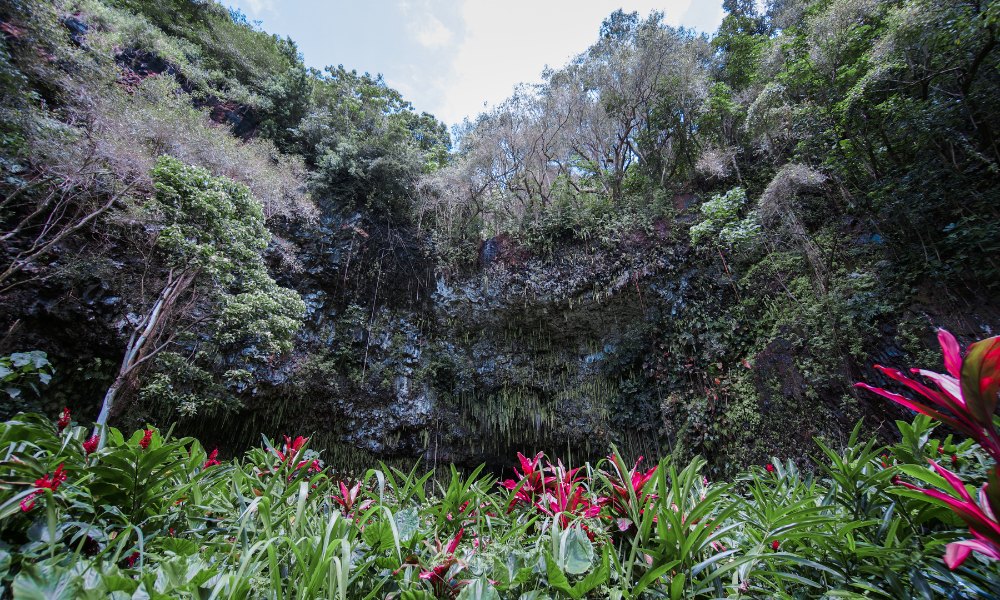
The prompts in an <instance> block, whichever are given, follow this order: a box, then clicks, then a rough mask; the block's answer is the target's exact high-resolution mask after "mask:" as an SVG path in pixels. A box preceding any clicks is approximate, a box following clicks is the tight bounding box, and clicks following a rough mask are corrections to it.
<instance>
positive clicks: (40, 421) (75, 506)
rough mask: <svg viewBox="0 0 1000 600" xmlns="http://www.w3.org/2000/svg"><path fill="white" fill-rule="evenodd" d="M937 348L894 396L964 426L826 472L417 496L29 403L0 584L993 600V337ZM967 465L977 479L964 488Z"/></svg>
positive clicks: (135, 589)
mask: <svg viewBox="0 0 1000 600" xmlns="http://www.w3.org/2000/svg"><path fill="white" fill-rule="evenodd" d="M942 347H943V349H944V351H945V356H946V366H947V368H948V371H949V373H948V374H945V375H939V374H936V373H930V372H928V371H924V372H923V373H924V374H925V375H927V376H928V377H931V378H933V379H934V380H935V381H936V382H937V383H938V384H939V386H940V389H941V392H934V391H931V390H929V389H927V388H924V387H922V386H920V385H919V384H916V383H912V384H911V387H914V388H915V389H917V390H918V391H920V392H921V393H922V394H923V395H925V396H926V397H927V399H929V400H931V402H932V406H934V405H937V406H935V407H934V408H930V407H928V406H924V405H922V404H918V403H914V402H913V401H912V400H907V399H902V398H899V399H898V401H900V402H904V403H907V404H909V405H913V406H915V407H917V408H918V410H920V412H922V413H926V414H928V415H937V416H938V417H939V418H941V419H942V420H944V421H946V422H948V423H951V424H953V425H954V426H955V427H956V428H959V429H961V430H962V431H963V432H965V433H967V434H968V435H969V436H970V439H968V440H967V441H965V442H962V443H956V442H955V441H953V439H952V437H951V436H948V437H947V438H946V439H945V440H940V439H935V438H931V434H932V433H933V430H934V428H935V426H936V425H937V424H932V422H931V419H930V418H929V417H928V416H925V415H920V416H919V417H918V418H917V419H916V420H915V421H914V422H913V423H912V424H908V423H906V422H904V421H900V422H898V426H899V428H900V430H901V431H902V433H903V439H902V441H901V442H900V443H898V444H896V445H895V446H893V447H892V448H878V447H876V446H875V440H874V439H872V440H870V441H868V442H867V443H865V444H862V443H861V442H860V440H859V439H858V434H859V430H860V428H861V425H860V424H858V426H857V427H855V428H854V432H853V433H852V435H851V437H850V439H849V440H848V443H847V447H846V448H845V449H844V451H843V452H842V453H837V452H835V451H834V450H832V449H830V448H828V447H827V446H825V445H823V444H822V443H821V442H820V443H818V447H819V450H821V451H822V453H823V454H824V455H825V456H821V457H820V458H819V459H817V465H818V466H819V467H820V474H819V475H818V476H814V475H812V474H808V475H806V474H804V473H801V472H800V471H799V470H798V469H797V468H796V467H795V465H794V464H793V463H792V462H791V461H788V462H787V463H786V464H782V463H781V462H780V461H778V460H775V462H774V463H770V464H768V465H767V466H766V468H762V467H755V468H754V469H753V470H751V471H749V472H745V473H742V474H740V476H739V477H737V478H736V479H735V480H734V481H733V482H732V483H721V482H710V481H709V480H708V479H707V478H706V477H704V475H703V468H704V466H705V461H704V459H701V458H696V459H695V460H694V461H692V462H691V463H690V464H688V465H686V466H684V467H683V468H679V466H678V465H676V464H674V463H673V461H672V460H670V459H669V458H665V459H663V460H661V461H660V463H659V464H658V465H654V466H653V467H652V468H650V469H648V470H647V469H645V468H643V467H640V462H641V459H640V460H639V461H636V463H635V464H634V465H633V466H631V468H630V467H629V465H628V464H626V463H625V462H624V461H623V460H622V458H621V456H620V455H619V454H618V452H617V451H616V450H615V451H614V452H613V453H612V454H611V456H608V457H607V459H605V460H602V461H600V462H599V463H597V464H596V465H591V464H590V463H587V464H585V465H583V466H582V467H577V468H572V465H564V464H563V462H562V461H561V460H557V461H555V462H554V463H553V462H551V461H550V460H548V459H545V458H544V455H543V453H541V452H539V453H538V454H537V455H536V456H534V457H531V458H528V457H525V456H523V455H520V454H519V455H518V457H519V459H520V468H521V470H520V471H518V470H517V469H514V474H515V476H516V479H509V480H507V481H504V482H497V483H499V487H496V486H495V485H494V482H493V481H492V480H491V479H490V478H489V477H480V472H481V469H482V467H480V468H478V469H475V470H474V471H473V472H472V473H471V474H469V475H468V476H467V477H466V476H463V475H462V474H460V473H459V472H458V471H457V470H456V469H455V467H454V465H452V466H451V469H450V479H449V478H446V479H445V481H447V485H446V486H442V485H438V486H437V487H436V489H430V490H428V489H427V488H428V485H427V483H428V479H429V477H430V475H431V473H427V474H425V475H423V476H422V477H421V476H419V474H418V473H417V467H416V466H415V467H414V468H413V469H412V470H411V471H410V472H409V473H404V472H402V471H399V470H397V469H389V468H388V467H386V466H385V465H384V464H382V465H381V469H371V470H368V471H366V472H364V473H356V474H355V473H345V472H338V471H336V470H333V469H330V468H328V467H326V466H325V465H324V464H323V462H322V460H321V459H320V458H318V456H319V455H318V454H317V453H315V452H312V451H310V450H308V439H306V438H303V437H298V438H296V439H295V440H292V439H291V438H289V437H287V436H286V437H285V438H284V439H285V442H284V444H274V443H272V442H270V441H269V440H267V439H266V438H265V440H264V442H265V447H264V448H258V449H254V450H251V451H250V452H248V453H247V454H246V455H245V456H244V457H242V458H240V459H236V460H234V461H232V462H220V461H219V460H218V459H217V451H213V452H212V453H211V454H208V453H207V452H206V451H205V449H203V448H202V446H201V445H200V444H199V443H198V442H197V441H195V440H193V439H191V438H182V439H176V438H173V437H171V436H170V434H169V432H168V433H167V434H165V435H164V434H161V432H160V431H158V430H157V429H155V428H153V429H146V430H140V431H136V432H135V433H134V434H133V435H132V436H131V437H130V438H129V439H127V440H126V439H125V437H124V436H123V435H122V434H121V433H120V432H119V431H118V430H117V429H113V428H112V429H111V430H110V434H109V436H108V438H109V442H108V445H107V446H106V447H104V448H100V447H99V445H98V437H99V436H98V435H96V434H95V435H94V436H93V437H92V438H90V437H88V436H89V435H90V434H89V432H88V431H87V430H86V429H84V428H82V427H78V426H73V424H72V422H71V418H70V414H69V412H68V411H67V412H66V413H64V414H63V416H62V418H61V419H60V420H59V422H58V423H55V424H53V423H52V422H51V421H49V420H48V419H46V418H45V417H42V416H40V415H32V414H21V415H19V416H18V417H17V418H16V419H14V420H13V421H8V422H7V423H5V424H4V425H3V427H2V433H0V443H2V444H3V445H6V446H7V447H8V448H9V450H8V452H7V456H6V461H5V462H3V463H2V464H0V469H2V476H3V480H4V488H5V489H4V492H3V497H2V499H3V500H4V502H3V503H2V504H0V531H2V535H3V539H4V540H5V543H4V549H2V550H0V569H2V570H0V578H2V580H3V582H4V585H5V586H6V585H10V586H11V587H10V589H12V590H13V597H14V598H18V599H20V598H25V599H27V598H49V599H53V600H55V599H59V600H61V599H67V600H69V599H71V598H95V599H96V598H105V597H111V598H116V599H117V598H135V599H138V598H284V597H289V598H301V599H307V598H339V599H340V600H347V599H349V598H350V599H354V598H366V599H369V598H374V597H383V598H405V599H414V600H419V599H429V598H437V599H438V600H452V599H455V598H458V599H460V600H470V599H488V598H492V599H499V598H508V597H509V598H521V599H525V598H530V599H543V598H546V599H553V600H554V599H556V598H564V597H567V598H572V599H574V600H577V599H580V598H583V597H602V598H606V597H610V598H642V597H646V598H670V599H671V600H679V599H680V598H724V597H725V598H760V597H769V598H789V599H791V598H795V599H802V598H833V597H838V598H870V597H879V598H918V597H922V598H926V599H928V600H930V599H933V598H935V597H943V598H983V599H985V598H997V597H1000V585H998V581H1000V580H998V576H1000V570H998V564H1000V563H998V562H997V560H998V559H1000V523H998V522H997V520H996V519H995V517H994V516H993V515H994V514H996V512H995V511H998V510H1000V493H998V491H997V487H996V486H997V485H1000V478H998V476H1000V467H998V464H997V462H996V461H997V458H998V457H1000V436H998V427H997V426H998V424H1000V419H998V418H997V417H995V416H993V417H992V418H989V417H986V416H985V414H986V413H985V411H987V410H992V409H995V406H996V401H997V398H996V396H997V389H998V387H1000V338H992V339H990V340H986V341H983V342H980V343H978V344H976V345H974V346H972V347H970V348H969V351H968V353H967V355H966V356H965V358H964V359H963V358H962V356H961V354H960V353H959V348H958V345H957V343H956V342H955V339H954V338H953V337H952V336H951V335H950V334H947V333H942ZM887 372H889V373H890V375H892V376H893V377H896V378H899V379H901V380H904V381H905V380H906V378H905V377H904V376H903V375H902V374H901V373H898V372H895V373H893V372H891V371H888V370H887ZM877 391H879V392H880V393H883V394H886V395H889V396H892V394H891V393H890V392H884V391H881V390H877ZM945 407H947V408H949V409H950V411H951V414H952V415H953V417H952V416H944V415H942V414H941V413H939V412H937V411H938V410H939V409H941V408H945ZM974 442H975V443H974ZM946 455H950V456H951V460H950V462H951V465H950V466H951V468H952V469H953V470H954V471H955V472H954V473H953V472H952V471H949V470H948V469H946V468H944V467H943V466H941V465H939V464H938V463H936V462H934V460H933V459H937V458H939V456H940V457H942V458H943V457H944V456H946ZM543 460H544V464H543ZM927 461H930V463H931V465H933V467H934V468H935V469H936V471H937V473H935V472H933V471H931V470H930V469H929V468H928V466H927ZM942 462H945V461H943V460H942ZM938 473H939V474H940V475H939V474H938ZM958 473H960V474H961V476H962V477H963V478H964V479H965V480H967V481H975V482H977V483H981V482H982V480H984V479H986V478H988V479H989V483H988V484H984V485H983V486H982V493H980V495H979V498H978V500H975V499H973V498H972V497H971V496H970V494H969V491H968V490H967V489H966V484H965V483H963V482H962V481H961V480H960V479H959V478H958V475H957V474H958ZM913 479H916V480H917V481H918V482H926V483H927V484H930V485H932V486H936V487H937V488H940V490H944V491H938V490H935V489H931V490H924V489H921V488H920V487H918V486H917V485H914V484H913V483H911V480H913ZM952 510H954V511H955V512H954V513H952V512H951V511H952ZM956 514H957V516H958V517H959V518H956ZM962 521H964V522H965V523H966V524H967V525H968V526H969V528H970V529H971V531H972V533H973V535H974V537H975V539H972V540H962V539H961V537H963V532H962V529H961V528H960V527H959V528H957V529H956V526H957V525H959V524H960V523H961V522H962ZM944 545H947V554H946V557H945V561H944V562H945V563H946V564H947V567H945V566H944V564H942V563H941V562H940V558H939V557H940V555H941V553H942V546H944ZM972 552H974V553H975V554H973V555H972V557H970V553H972ZM5 591H6V589H5Z"/></svg>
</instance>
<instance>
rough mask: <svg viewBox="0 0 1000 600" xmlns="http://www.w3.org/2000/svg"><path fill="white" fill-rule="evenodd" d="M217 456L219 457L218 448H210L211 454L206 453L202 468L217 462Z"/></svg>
mask: <svg viewBox="0 0 1000 600" xmlns="http://www.w3.org/2000/svg"><path fill="white" fill-rule="evenodd" d="M218 457H219V449H218V448H216V449H215V450H212V453H211V454H209V455H208V460H207V461H205V466H204V467H202V468H204V469H207V468H209V467H211V466H214V465H217V464H219V461H218Z"/></svg>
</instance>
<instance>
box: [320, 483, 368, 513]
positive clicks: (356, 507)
mask: <svg viewBox="0 0 1000 600" xmlns="http://www.w3.org/2000/svg"><path fill="white" fill-rule="evenodd" d="M339 484H340V495H339V496H338V495H336V494H333V495H331V496H330V499H331V500H333V501H334V502H335V503H337V504H338V505H339V506H340V512H341V513H343V515H344V516H345V517H352V516H354V515H355V514H356V513H357V512H359V511H365V510H368V509H369V508H371V506H372V505H373V504H374V503H375V501H374V500H372V499H371V498H366V499H364V500H361V501H360V502H359V501H358V498H359V497H360V496H361V481H358V482H357V483H355V484H354V485H353V486H352V487H350V488H349V487H347V485H346V484H345V483H344V482H343V481H341V482H339Z"/></svg>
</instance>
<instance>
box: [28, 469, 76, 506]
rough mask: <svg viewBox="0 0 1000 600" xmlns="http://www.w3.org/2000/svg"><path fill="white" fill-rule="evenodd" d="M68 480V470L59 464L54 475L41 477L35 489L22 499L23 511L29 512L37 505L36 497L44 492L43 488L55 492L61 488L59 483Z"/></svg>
mask: <svg viewBox="0 0 1000 600" xmlns="http://www.w3.org/2000/svg"><path fill="white" fill-rule="evenodd" d="M64 481H66V471H64V470H63V466H62V465H59V468H58V469H56V470H55V473H53V474H52V475H46V476H45V477H42V478H41V479H36V480H35V491H34V492H32V493H30V494H28V496H27V497H26V498H25V499H24V500H21V511H22V512H28V511H29V510H31V509H32V508H34V507H35V497H36V496H39V495H41V494H42V490H52V491H53V492H54V491H56V490H57V489H59V484H60V483H62V482H64Z"/></svg>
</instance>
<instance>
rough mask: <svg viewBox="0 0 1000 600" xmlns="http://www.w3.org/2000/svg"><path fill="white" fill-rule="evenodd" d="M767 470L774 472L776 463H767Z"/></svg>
mask: <svg viewBox="0 0 1000 600" xmlns="http://www.w3.org/2000/svg"><path fill="white" fill-rule="evenodd" d="M767 472H768V473H774V465H772V464H771V463H767Z"/></svg>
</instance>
